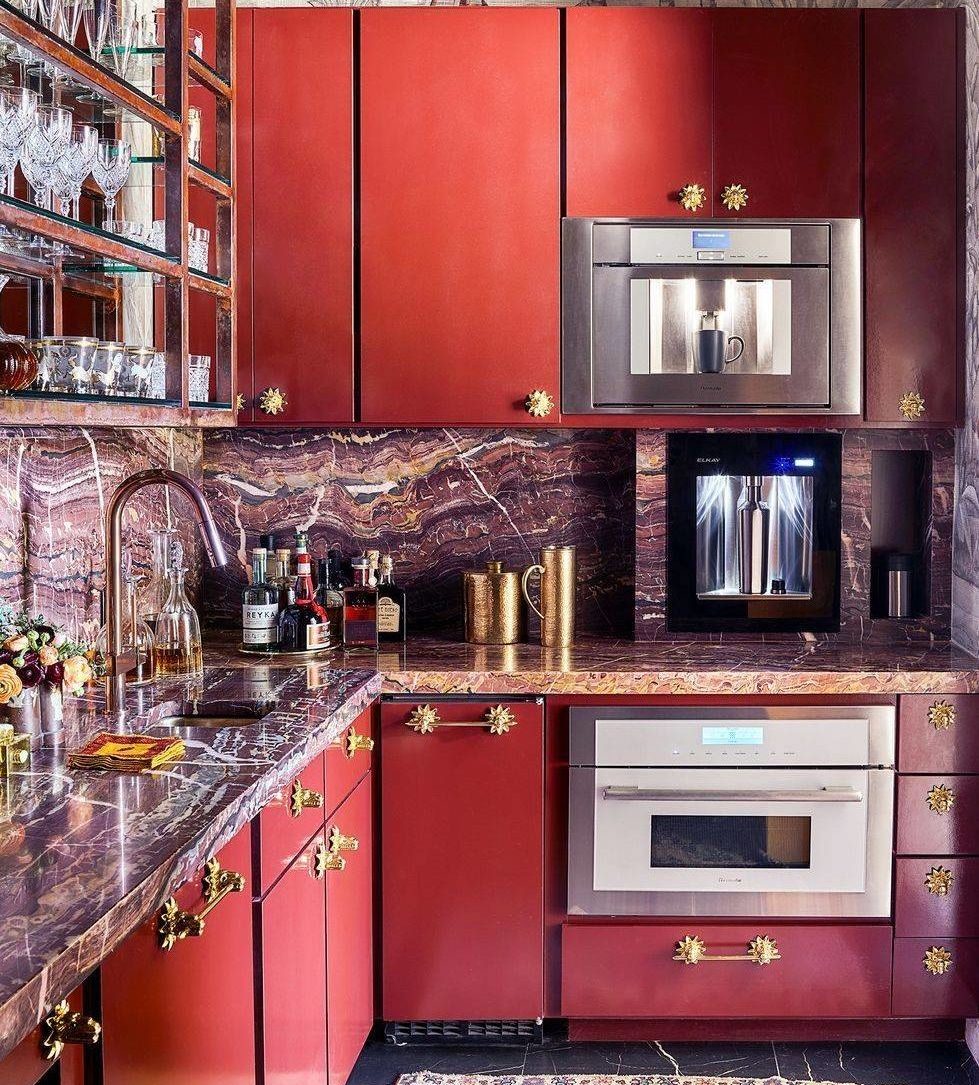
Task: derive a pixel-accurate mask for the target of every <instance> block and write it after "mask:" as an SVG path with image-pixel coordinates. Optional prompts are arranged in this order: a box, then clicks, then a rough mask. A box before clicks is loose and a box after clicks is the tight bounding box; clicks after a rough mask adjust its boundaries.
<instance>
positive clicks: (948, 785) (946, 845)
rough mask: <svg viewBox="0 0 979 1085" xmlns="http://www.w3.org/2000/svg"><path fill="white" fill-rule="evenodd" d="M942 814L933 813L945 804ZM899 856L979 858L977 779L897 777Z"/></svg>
mask: <svg viewBox="0 0 979 1085" xmlns="http://www.w3.org/2000/svg"><path fill="white" fill-rule="evenodd" d="M949 792H951V800H952V805H951V807H950V808H949V809H948V810H947V811H946V812H945V813H942V812H940V809H939V810H935V809H932V807H933V806H935V805H938V806H939V807H940V808H941V806H942V803H943V801H944V802H947V800H948V797H949V795H948V793H949ZM897 851H898V854H899V855H977V854H979V776H940V775H939V776H899V777H898V780H897Z"/></svg>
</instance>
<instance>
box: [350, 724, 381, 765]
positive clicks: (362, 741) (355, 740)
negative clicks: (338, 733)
mask: <svg viewBox="0 0 979 1085" xmlns="http://www.w3.org/2000/svg"><path fill="white" fill-rule="evenodd" d="M373 749H374V740H373V739H372V738H371V736H370V735H360V734H358V733H357V728H356V727H354V726H353V724H351V725H350V730H349V731H348V732H347V741H346V743H345V752H346V754H347V757H353V755H354V754H355V753H356V752H357V751H358V750H363V751H364V752H365V753H371V752H372V751H373Z"/></svg>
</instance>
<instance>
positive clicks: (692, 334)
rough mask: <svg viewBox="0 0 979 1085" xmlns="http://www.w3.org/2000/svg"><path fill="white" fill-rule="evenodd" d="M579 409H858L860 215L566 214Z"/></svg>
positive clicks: (566, 391)
mask: <svg viewBox="0 0 979 1085" xmlns="http://www.w3.org/2000/svg"><path fill="white" fill-rule="evenodd" d="M562 265H563V280H562V284H563V285H562V342H563V345H562V362H561V381H562V409H563V410H564V411H565V413H568V414H589V413H615V412H619V413H622V412H625V413H641V412H652V411H660V412H661V411H663V410H668V411H671V412H672V411H697V412H701V413H702V412H708V413H710V412H719V411H741V412H745V411H748V412H756V411H757V412H782V413H786V412H789V411H791V412H793V413H797V412H798V413H832V414H859V413H860V409H861V398H860V372H861V359H862V347H861V335H862V332H861V315H860V314H861V309H860V297H861V287H860V281H861V280H860V274H861V273H860V224H859V221H858V220H857V219H827V220H822V221H815V220H805V221H798V222H787V221H779V220H773V221H768V222H760V221H751V222H749V221H745V220H740V219H739V220H720V219H715V220H710V221H708V222H704V223H695V222H694V223H691V222H688V221H684V222H682V223H681V222H677V221H671V220H639V219H565V220H564V222H563V233H562Z"/></svg>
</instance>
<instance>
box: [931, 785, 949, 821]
mask: <svg viewBox="0 0 979 1085" xmlns="http://www.w3.org/2000/svg"><path fill="white" fill-rule="evenodd" d="M927 802H928V808H929V810H933V811H934V812H935V813H936V814H947V813H948V812H949V810H951V809H952V805H953V803H954V802H955V792H954V791H953V790H952V789H951V788H950V787H949V786H948V785H947V784H935V785H934V787H932V789H931V790H930V791H929V792H928V795H927Z"/></svg>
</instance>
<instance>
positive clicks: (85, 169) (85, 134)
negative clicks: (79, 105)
mask: <svg viewBox="0 0 979 1085" xmlns="http://www.w3.org/2000/svg"><path fill="white" fill-rule="evenodd" d="M98 145H99V133H98V129H96V128H94V127H92V125H90V124H75V125H73V126H72V129H71V136H70V137H69V140H68V146H67V147H66V148H65V152H64V154H63V155H62V156H61V157H60V158H59V159H58V163H57V166H56V169H55V190H56V192H57V193H58V196H59V198H61V187H60V184H61V180H62V178H64V180H65V182H66V187H67V189H68V196H67V198H68V199H70V200H71V203H72V214H73V215H74V217H75V218H76V219H77V218H80V217H81V206H80V205H81V199H82V185H83V184H84V183H85V178H86V177H87V176H88V175H89V174H90V173H91V172H92V165H93V164H94V162H95V152H96V150H97V149H98ZM61 213H62V214H63V215H67V214H68V211H67V209H66V208H65V207H64V206H62V211H61Z"/></svg>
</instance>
